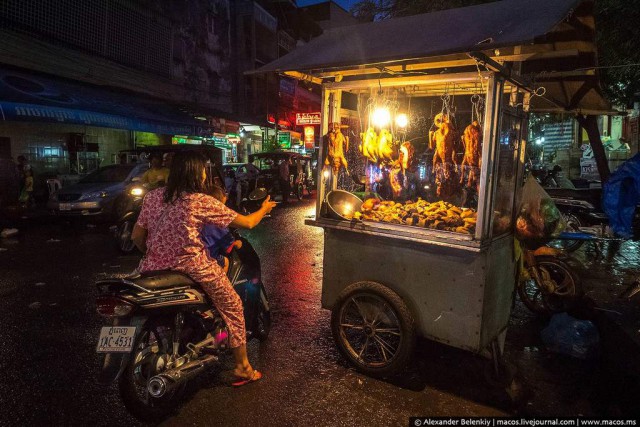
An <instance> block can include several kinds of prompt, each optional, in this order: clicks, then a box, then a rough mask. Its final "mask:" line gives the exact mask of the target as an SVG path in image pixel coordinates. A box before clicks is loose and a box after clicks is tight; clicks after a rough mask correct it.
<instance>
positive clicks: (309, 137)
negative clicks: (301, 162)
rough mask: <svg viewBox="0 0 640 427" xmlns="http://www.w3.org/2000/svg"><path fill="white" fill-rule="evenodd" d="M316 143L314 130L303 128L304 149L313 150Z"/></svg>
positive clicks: (309, 127) (308, 127)
mask: <svg viewBox="0 0 640 427" xmlns="http://www.w3.org/2000/svg"><path fill="white" fill-rule="evenodd" d="M315 143H316V135H315V128H314V127H313V126H305V127H304V148H306V149H307V150H313V149H314V147H315Z"/></svg>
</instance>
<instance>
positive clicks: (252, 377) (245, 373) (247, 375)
mask: <svg viewBox="0 0 640 427" xmlns="http://www.w3.org/2000/svg"><path fill="white" fill-rule="evenodd" d="M233 374H234V375H235V377H236V381H234V382H233V383H231V385H232V386H234V387H240V386H243V385H246V384H249V383H252V382H255V381H258V380H260V379H261V378H262V373H261V372H260V371H258V370H256V369H253V368H248V369H247V368H244V369H237V368H236V369H234V371H233Z"/></svg>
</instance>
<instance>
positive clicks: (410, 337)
mask: <svg viewBox="0 0 640 427" xmlns="http://www.w3.org/2000/svg"><path fill="white" fill-rule="evenodd" d="M331 330H332V332H333V338H334V340H335V342H336V345H337V346H338V349H339V350H340V353H341V354H342V355H343V356H344V357H345V358H346V359H347V360H348V361H349V363H350V364H352V365H353V366H354V367H355V368H356V369H357V370H359V371H360V372H363V373H365V374H367V375H370V376H372V377H386V376H389V375H393V374H395V373H398V372H400V371H401V370H402V369H403V368H404V367H405V366H406V364H407V362H408V361H409V359H410V357H411V355H412V354H413V347H414V344H415V335H416V334H415V324H414V321H413V316H412V315H411V312H410V311H409V309H408V308H407V306H406V304H405V303H404V301H403V300H402V298H400V297H399V296H398V294H396V293H395V292H393V291H392V290H391V289H389V288H387V287H386V286H383V285H381V284H379V283H375V282H357V283H354V284H352V285H349V286H347V287H346V288H345V289H344V290H343V291H342V292H341V293H340V296H339V297H338V300H337V302H336V304H335V305H334V307H333V310H332V312H331Z"/></svg>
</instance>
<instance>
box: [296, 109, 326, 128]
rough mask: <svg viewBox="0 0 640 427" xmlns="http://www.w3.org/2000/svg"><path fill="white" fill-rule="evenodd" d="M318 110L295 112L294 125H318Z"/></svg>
mask: <svg viewBox="0 0 640 427" xmlns="http://www.w3.org/2000/svg"><path fill="white" fill-rule="evenodd" d="M319 124H320V112H317V113H296V126H304V125H319Z"/></svg>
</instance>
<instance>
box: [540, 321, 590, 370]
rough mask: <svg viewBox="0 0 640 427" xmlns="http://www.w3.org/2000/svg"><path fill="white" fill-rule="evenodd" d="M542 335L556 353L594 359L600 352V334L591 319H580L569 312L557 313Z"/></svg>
mask: <svg viewBox="0 0 640 427" xmlns="http://www.w3.org/2000/svg"><path fill="white" fill-rule="evenodd" d="M541 336H542V341H543V342H544V344H545V346H546V347H547V349H549V351H552V352H554V353H561V354H566V355H568V356H571V357H575V358H578V359H593V358H595V357H597V356H598V354H599V350H600V334H599V333H598V328H596V326H595V325H594V324H593V322H591V321H590V320H578V319H576V318H573V317H571V316H569V315H568V314H567V313H560V314H556V315H554V316H553V317H552V318H551V321H550V322H549V325H548V326H547V327H546V328H544V329H543V330H542V333H541Z"/></svg>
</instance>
